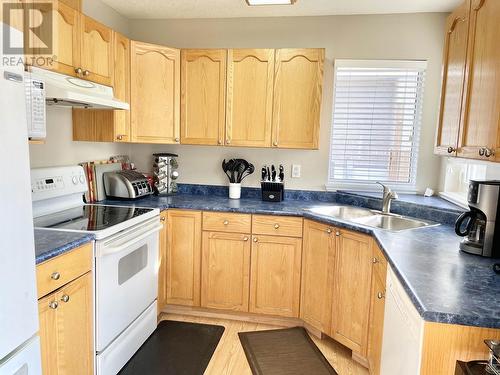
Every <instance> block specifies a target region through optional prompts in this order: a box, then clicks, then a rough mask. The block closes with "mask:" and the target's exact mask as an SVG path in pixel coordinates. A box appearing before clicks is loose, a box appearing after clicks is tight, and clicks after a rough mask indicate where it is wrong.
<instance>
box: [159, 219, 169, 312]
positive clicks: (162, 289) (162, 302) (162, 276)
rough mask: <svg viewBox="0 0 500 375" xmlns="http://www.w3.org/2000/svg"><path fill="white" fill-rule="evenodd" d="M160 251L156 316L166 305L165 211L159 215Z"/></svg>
mask: <svg viewBox="0 0 500 375" xmlns="http://www.w3.org/2000/svg"><path fill="white" fill-rule="evenodd" d="M160 223H161V224H162V225H163V228H162V229H161V230H160V249H159V253H158V264H159V267H158V314H160V313H161V312H162V311H163V309H164V308H165V307H166V305H167V211H162V212H161V213H160Z"/></svg>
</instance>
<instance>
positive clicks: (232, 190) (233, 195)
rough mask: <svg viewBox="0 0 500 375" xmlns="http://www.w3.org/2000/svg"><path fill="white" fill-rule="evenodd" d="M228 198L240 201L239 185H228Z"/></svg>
mask: <svg viewBox="0 0 500 375" xmlns="http://www.w3.org/2000/svg"><path fill="white" fill-rule="evenodd" d="M229 198H230V199H240V198H241V183H232V182H231V183H229Z"/></svg>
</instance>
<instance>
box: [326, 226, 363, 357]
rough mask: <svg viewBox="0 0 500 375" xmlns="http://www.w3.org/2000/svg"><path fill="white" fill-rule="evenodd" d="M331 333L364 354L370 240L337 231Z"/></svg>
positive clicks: (352, 233) (355, 233) (360, 235)
mask: <svg viewBox="0 0 500 375" xmlns="http://www.w3.org/2000/svg"><path fill="white" fill-rule="evenodd" d="M337 232H338V233H336V235H337V234H338V235H337V236H336V237H337V254H336V259H335V274H334V288H333V308H332V328H331V336H332V337H333V338H334V339H335V340H337V341H338V342H340V343H341V344H343V345H345V346H347V347H348V348H350V349H352V350H353V351H354V352H356V353H359V354H361V355H362V356H366V347H367V336H368V323H369V316H370V291H371V276H372V239H371V237H370V236H367V235H364V234H360V233H357V232H352V231H348V230H338V231H337Z"/></svg>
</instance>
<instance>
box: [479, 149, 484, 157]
mask: <svg viewBox="0 0 500 375" xmlns="http://www.w3.org/2000/svg"><path fill="white" fill-rule="evenodd" d="M484 153H485V149H484V147H481V148H480V149H479V156H484Z"/></svg>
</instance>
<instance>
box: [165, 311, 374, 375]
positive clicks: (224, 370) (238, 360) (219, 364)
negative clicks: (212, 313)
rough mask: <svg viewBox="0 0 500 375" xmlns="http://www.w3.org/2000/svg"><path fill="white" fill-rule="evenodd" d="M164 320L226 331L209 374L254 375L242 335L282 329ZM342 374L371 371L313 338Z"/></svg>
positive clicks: (223, 321) (183, 318) (218, 321)
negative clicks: (219, 327)
mask: <svg viewBox="0 0 500 375" xmlns="http://www.w3.org/2000/svg"><path fill="white" fill-rule="evenodd" d="M161 319H162V320H166V319H168V320H176V321H181V322H193V323H205V324H217V325H221V326H224V327H225V328H226V330H225V331H224V335H223V336H222V338H221V340H220V342H219V345H218V346H217V349H216V351H215V353H214V355H213V357H212V359H211V361H210V364H209V365H208V368H207V370H206V371H205V374H206V375H230V374H231V375H251V374H252V372H251V371H250V367H249V366H248V362H247V360H246V357H245V353H244V352H243V348H242V347H241V344H240V340H239V338H238V332H244V331H261V330H266V329H277V328H281V327H279V326H274V325H268V324H259V323H249V322H241V321H235V320H226V319H214V318H202V317H192V316H184V315H177V314H163V315H162V317H161ZM311 337H312V339H313V340H314V342H315V343H316V345H317V346H318V348H319V349H320V350H321V351H322V352H323V354H324V355H325V357H326V358H327V359H328V361H329V362H330V364H331V365H332V366H333V367H334V368H335V370H336V371H337V372H338V373H339V375H368V370H367V369H366V368H364V367H363V366H361V365H360V364H358V363H357V362H355V361H353V360H352V359H351V351H350V350H349V349H346V348H345V347H343V346H342V345H340V344H338V343H336V342H335V341H333V340H331V339H330V338H326V339H323V340H320V339H318V338H316V337H314V336H311Z"/></svg>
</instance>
